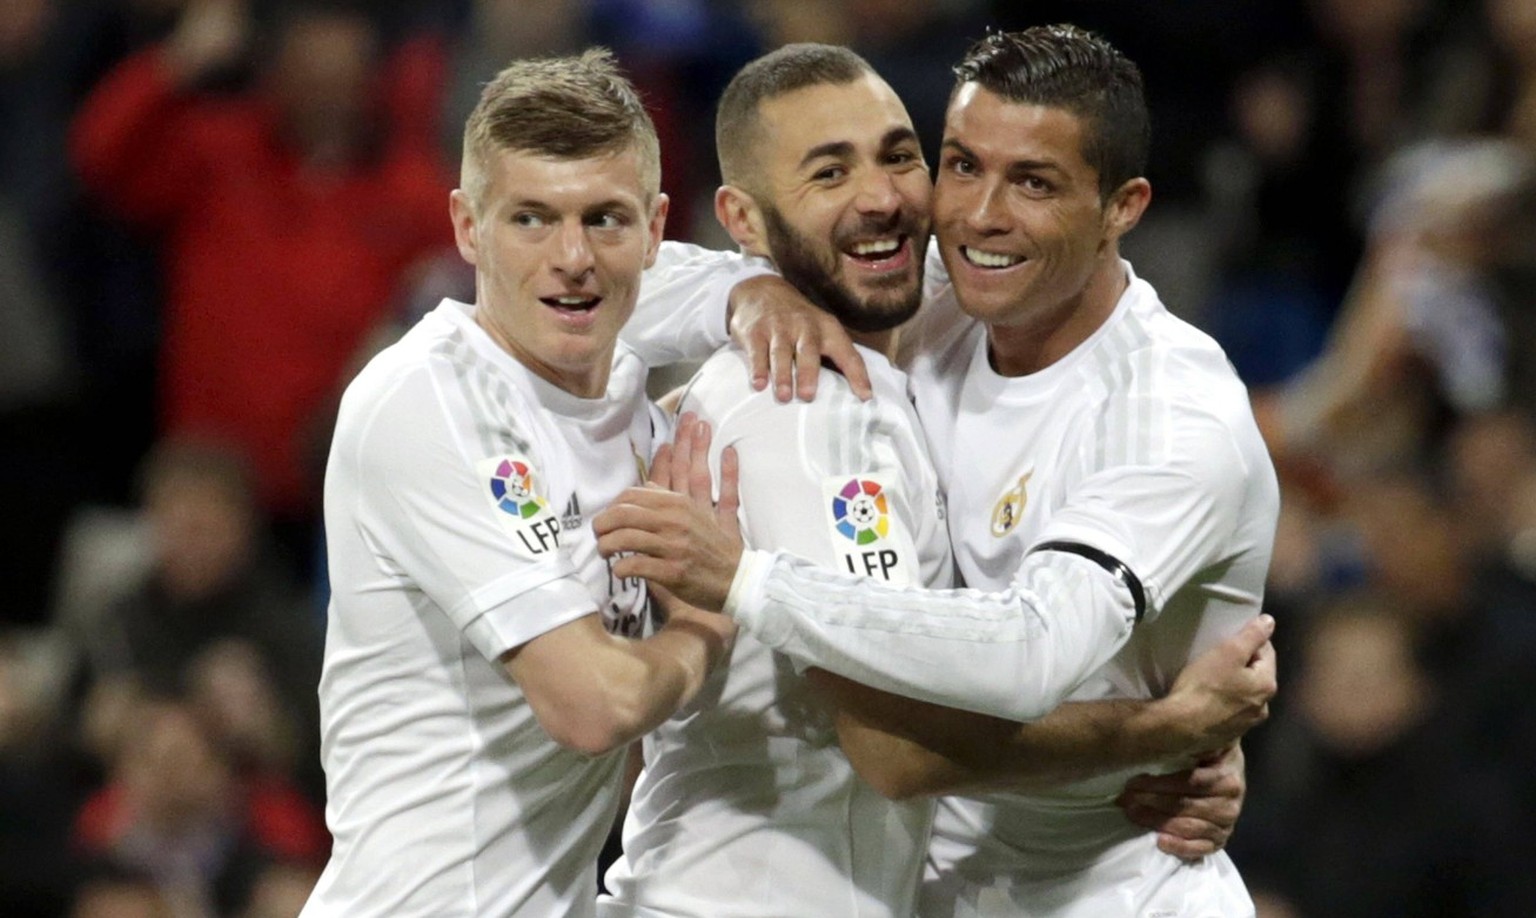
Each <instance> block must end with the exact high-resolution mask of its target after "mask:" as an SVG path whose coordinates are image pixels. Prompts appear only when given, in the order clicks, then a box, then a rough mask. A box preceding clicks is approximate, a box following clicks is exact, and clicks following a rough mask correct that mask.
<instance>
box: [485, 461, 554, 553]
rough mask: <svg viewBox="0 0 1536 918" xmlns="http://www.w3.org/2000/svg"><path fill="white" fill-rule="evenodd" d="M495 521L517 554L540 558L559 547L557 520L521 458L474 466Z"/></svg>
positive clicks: (529, 465) (540, 485)
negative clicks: (482, 483) (510, 538)
mask: <svg viewBox="0 0 1536 918" xmlns="http://www.w3.org/2000/svg"><path fill="white" fill-rule="evenodd" d="M476 471H477V472H478V473H479V474H478V477H479V478H480V480H481V481H483V482H485V485H484V493H485V496H486V498H487V499H488V500H489V501H490V503H491V506H492V507H493V508H495V511H496V521H497V522H498V523H499V524H500V525H501V528H502V529H503V530H505V531H506V532H507V534H508V535H510V536H512V538H513V540H514V541H513V546H514V548H515V549H516V550H517V552H518V554H521V555H523V556H525V557H530V558H531V557H539V556H543V555H545V554H547V553H549V552H551V551H553V550H555V549H556V548H558V547H559V546H560V528H561V526H560V520H559V519H558V518H556V516H555V513H554V511H552V510H550V508H549V501H548V500H546V499H545V498H544V496H543V493H542V492H543V491H544V490H545V488H544V486H543V482H541V481H540V477H539V474H538V472H537V471H535V470H534V467H533V464H532V463H531V462H529V461H528V460H527V458H525V457H523V456H493V457H491V458H489V459H482V460H480V462H479V463H477V464H476Z"/></svg>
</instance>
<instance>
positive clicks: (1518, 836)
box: [1232, 598, 1536, 918]
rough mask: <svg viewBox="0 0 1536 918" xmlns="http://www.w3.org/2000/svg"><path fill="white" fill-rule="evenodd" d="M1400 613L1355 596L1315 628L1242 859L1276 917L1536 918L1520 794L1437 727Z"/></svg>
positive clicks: (1254, 801)
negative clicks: (1512, 794)
mask: <svg viewBox="0 0 1536 918" xmlns="http://www.w3.org/2000/svg"><path fill="white" fill-rule="evenodd" d="M1390 609H1391V605H1390V603H1389V602H1387V601H1385V600H1382V599H1376V598H1355V599H1351V600H1347V601H1343V602H1341V603H1339V604H1337V605H1335V606H1333V607H1331V608H1329V609H1326V610H1324V611H1322V612H1320V613H1319V614H1317V615H1316V616H1315V617H1314V618H1313V620H1312V621H1311V623H1310V626H1309V628H1308V632H1307V636H1306V639H1305V645H1304V647H1303V652H1302V654H1301V657H1300V659H1299V660H1298V661H1297V662H1296V666H1297V669H1298V672H1297V675H1296V676H1295V677H1294V679H1293V680H1292V686H1293V688H1292V691H1293V692H1295V695H1296V697H1295V698H1294V699H1293V704H1292V705H1291V707H1290V708H1289V709H1288V711H1287V714H1288V715H1289V716H1288V718H1277V720H1276V721H1275V722H1274V723H1272V724H1271V725H1270V728H1269V729H1270V731H1271V732H1280V733H1284V734H1285V742H1284V744H1283V748H1280V746H1278V745H1277V747H1276V749H1275V752H1274V754H1273V755H1271V756H1270V757H1269V758H1268V759H1267V760H1265V761H1264V762H1262V763H1255V764H1254V766H1253V770H1252V771H1251V772H1250V793H1249V798H1248V799H1249V807H1248V810H1247V812H1246V813H1245V814H1244V824H1243V826H1242V829H1241V830H1240V831H1239V832H1238V834H1237V835H1236V836H1234V838H1233V845H1232V851H1233V857H1234V859H1235V860H1236V861H1237V862H1238V865H1239V867H1240V868H1241V869H1242V871H1243V875H1244V877H1245V878H1246V879H1247V881H1248V883H1249V886H1250V887H1251V888H1252V889H1253V890H1254V892H1255V898H1256V899H1258V900H1260V901H1261V902H1262V903H1263V905H1264V908H1265V911H1264V912H1263V914H1265V915H1274V916H1279V915H1294V916H1304V918H1332V916H1337V918H1358V916H1362V915H1392V916H1394V918H1431V916H1434V918H1452V916H1469V915H1477V916H1479V918H1501V916H1510V918H1515V916H1520V918H1525V916H1529V915H1530V914H1531V909H1532V903H1533V901H1536V900H1533V898H1532V890H1533V886H1532V881H1531V879H1530V874H1529V871H1528V870H1527V869H1526V864H1527V862H1528V860H1527V859H1528V857H1529V855H1530V839H1529V836H1528V835H1525V834H1522V832H1521V830H1520V829H1519V827H1517V826H1516V825H1515V824H1514V821H1513V815H1514V814H1512V813H1511V811H1510V807H1509V805H1508V796H1507V795H1508V791H1509V787H1508V786H1507V785H1506V784H1504V783H1502V782H1501V780H1500V778H1499V777H1498V776H1497V775H1489V774H1486V773H1484V772H1483V771H1482V770H1481V763H1480V762H1479V761H1478V759H1477V757H1476V755H1475V754H1469V753H1467V752H1466V751H1465V750H1464V749H1463V748H1462V747H1461V746H1459V745H1457V744H1456V743H1455V742H1453V741H1451V739H1452V738H1451V737H1448V736H1447V735H1445V734H1444V733H1443V732H1441V731H1440V730H1439V729H1437V723H1436V722H1435V720H1434V719H1433V715H1434V712H1435V710H1436V706H1437V697H1436V690H1435V686H1434V682H1433V680H1432V679H1431V678H1430V677H1429V676H1428V675H1427V674H1426V673H1425V672H1424V671H1423V670H1422V669H1421V668H1420V667H1419V665H1418V663H1417V662H1416V660H1415V658H1414V652H1413V638H1412V632H1411V631H1410V629H1409V628H1407V627H1406V626H1405V624H1404V623H1403V621H1402V620H1401V619H1399V618H1397V617H1396V616H1395V615H1393V614H1392V613H1391V612H1390V611H1389V610H1390Z"/></svg>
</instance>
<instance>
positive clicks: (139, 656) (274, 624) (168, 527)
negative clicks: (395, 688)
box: [73, 441, 323, 787]
mask: <svg viewBox="0 0 1536 918" xmlns="http://www.w3.org/2000/svg"><path fill="white" fill-rule="evenodd" d="M143 515H144V518H145V520H146V522H147V523H148V536H149V540H150V544H151V560H150V567H149V570H148V572H147V575H146V576H145V578H144V580H143V581H142V582H139V583H135V584H128V585H125V588H124V590H123V593H122V595H121V597H120V598H119V599H118V600H117V601H116V602H113V603H111V604H109V605H108V606H107V608H106V609H105V610H104V611H103V613H102V614H101V618H100V619H99V620H97V621H89V622H80V623H74V624H73V627H74V628H75V629H76V634H75V638H76V640H77V641H78V642H79V643H80V646H81V648H82V650H83V653H84V657H85V661H86V664H87V668H88V674H89V675H90V676H91V677H92V678H101V677H107V676H130V677H132V678H134V679H136V680H138V681H139V682H140V683H141V684H143V685H144V686H145V687H147V688H148V689H150V690H151V691H155V692H162V693H177V694H179V693H184V692H187V691H190V690H193V689H194V688H200V689H201V690H202V691H201V697H203V698H205V699H206V700H207V703H208V704H209V705H211V706H212V708H213V709H214V710H217V711H219V712H222V713H223V715H224V718H223V720H224V722H225V723H227V724H228V729H229V730H230V732H231V734H232V735H233V736H235V737H237V738H241V739H242V740H243V742H242V743H241V746H242V748H248V751H250V753H251V754H252V755H254V756H256V758H257V759H258V760H262V761H263V764H265V765H268V766H271V765H274V764H278V763H279V762H282V763H285V764H287V765H288V766H290V767H291V766H292V765H293V764H294V762H296V761H297V762H298V763H299V764H300V767H301V769H302V771H301V775H302V776H303V779H304V783H305V786H307V787H318V786H319V784H318V782H319V777H318V774H317V771H318V765H317V764H316V763H317V762H318V726H317V725H318V723H319V713H318V703H317V701H316V694H315V693H316V686H317V685H318V684H319V679H320V652H321V645H322V640H323V638H322V637H321V633H320V627H319V622H318V621H317V619H316V618H315V617H314V616H313V615H312V614H311V612H310V610H309V608H308V606H307V604H306V603H305V602H304V601H303V600H302V598H301V597H300V596H299V594H298V591H297V590H296V588H295V586H294V584H293V583H292V581H291V579H290V578H289V577H288V575H287V572H286V570H285V569H284V568H283V567H281V566H280V565H277V564H274V563H273V561H272V558H271V550H270V546H269V543H268V538H267V536H266V533H265V530H264V528H263V525H264V524H263V520H262V517H261V515H260V511H259V509H258V508H257V507H256V506H255V502H254V496H253V493H252V490H251V487H250V484H249V481H248V478H247V476H246V474H245V465H244V463H243V461H242V460H241V459H240V458H239V457H238V456H235V455H232V454H230V453H229V452H228V451H225V450H222V449H220V448H217V447H214V446H209V445H206V444H200V443H192V442H176V441H170V442H167V443H164V444H162V445H160V446H159V447H157V448H156V450H155V451H154V452H152V453H151V455H150V456H149V458H148V459H147V460H146V463H145V467H144V476H143ZM268 694H270V696H271V697H270V698H269V697H268ZM272 706H276V707H277V708H278V709H279V710H278V711H274V712H272V713H271V714H270V716H268V715H267V711H266V708H268V707H272ZM274 757H275V761H274V760H272V759H274Z"/></svg>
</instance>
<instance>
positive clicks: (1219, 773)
mask: <svg viewBox="0 0 1536 918" xmlns="http://www.w3.org/2000/svg"><path fill="white" fill-rule="evenodd" d="M1247 790H1248V781H1247V776H1246V772H1245V771H1244V767H1243V750H1242V747H1240V746H1238V745H1237V744H1236V743H1234V744H1232V745H1231V746H1229V747H1227V748H1226V749H1224V750H1222V751H1220V752H1218V753H1216V754H1215V755H1213V756H1212V757H1210V758H1209V759H1207V760H1205V761H1202V762H1201V763H1200V764H1198V765H1196V766H1195V767H1194V768H1191V769H1188V770H1186V771H1180V772H1175V773H1174V774H1169V775H1137V776H1136V777H1134V778H1132V779H1131V780H1130V781H1127V782H1126V785H1125V790H1124V791H1123V792H1122V793H1121V794H1120V796H1119V797H1118V798H1116V800H1115V803H1117V804H1118V805H1119V806H1120V808H1121V809H1122V810H1124V811H1125V815H1126V817H1127V818H1128V819H1130V820H1131V822H1134V823H1135V824H1136V825H1138V826H1141V827H1142V828H1146V829H1152V830H1154V831H1156V832H1157V847H1158V848H1159V849H1160V850H1161V851H1163V852H1164V853H1166V854H1172V855H1174V856H1175V857H1180V858H1183V859H1184V860H1186V861H1193V860H1199V859H1200V858H1202V857H1205V856H1206V855H1207V854H1215V853H1216V852H1217V851H1220V850H1221V849H1222V848H1224V847H1225V846H1226V844H1227V840H1228V839H1229V838H1231V837H1232V830H1233V828H1234V827H1236V825H1237V817H1238V815H1239V814H1240V813H1241V812H1242V809H1243V795H1244V794H1245V793H1247Z"/></svg>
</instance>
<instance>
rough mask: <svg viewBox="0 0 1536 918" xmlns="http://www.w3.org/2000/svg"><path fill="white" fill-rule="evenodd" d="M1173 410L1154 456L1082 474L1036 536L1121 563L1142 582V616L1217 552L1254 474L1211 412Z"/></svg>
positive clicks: (1227, 545)
mask: <svg viewBox="0 0 1536 918" xmlns="http://www.w3.org/2000/svg"><path fill="white" fill-rule="evenodd" d="M1173 410H1174V411H1176V412H1177V413H1178V417H1177V418H1176V419H1175V421H1174V423H1173V424H1172V429H1173V430H1174V431H1175V433H1174V435H1173V437H1172V439H1171V441H1170V443H1169V448H1168V450H1167V451H1166V453H1165V454H1162V455H1160V456H1159V459H1160V460H1161V461H1158V462H1156V463H1147V464H1131V463H1127V464H1119V465H1111V466H1109V467H1107V468H1105V469H1103V470H1101V471H1099V472H1095V473H1093V474H1091V475H1089V476H1087V477H1086V478H1085V479H1084V480H1083V481H1082V482H1081V483H1080V484H1079V485H1078V486H1077V487H1075V488H1074V489H1073V491H1072V493H1071V494H1070V495H1069V496H1068V499H1067V502H1066V503H1065V504H1064V505H1063V506H1062V507H1061V508H1060V509H1059V510H1057V511H1056V513H1055V514H1054V515H1053V516H1052V517H1051V521H1050V522H1049V523H1048V524H1047V525H1046V527H1045V529H1044V530H1043V531H1042V532H1041V534H1040V537H1039V542H1040V543H1047V542H1067V543H1073V544H1078V545H1086V546H1089V547H1091V548H1094V549H1097V550H1099V551H1101V552H1104V553H1105V554H1108V555H1110V556H1111V557H1113V558H1114V559H1115V560H1117V561H1119V562H1120V563H1122V564H1124V565H1125V566H1126V567H1127V568H1129V569H1130V571H1131V572H1132V573H1133V574H1134V575H1135V576H1136V578H1138V579H1139V580H1140V582H1141V583H1142V585H1143V586H1144V588H1145V590H1146V595H1147V610H1146V616H1147V618H1149V619H1150V618H1154V617H1156V615H1157V614H1158V612H1159V611H1161V609H1162V608H1163V606H1164V605H1165V604H1166V602H1167V601H1168V598H1169V597H1170V596H1172V594H1173V593H1175V592H1176V591H1178V590H1179V589H1180V588H1182V587H1183V586H1184V585H1185V584H1186V583H1188V582H1189V581H1190V580H1191V579H1192V578H1193V577H1194V576H1195V575H1196V573H1197V572H1199V571H1202V570H1204V569H1206V568H1209V567H1211V566H1212V565H1215V564H1218V563H1220V562H1221V561H1222V560H1224V558H1225V556H1226V554H1227V553H1228V552H1229V551H1230V550H1231V545H1232V536H1233V533H1234V531H1235V530H1236V528H1237V526H1238V523H1239V521H1240V520H1241V518H1242V514H1243V509H1244V497H1245V495H1246V493H1247V490H1248V488H1247V485H1248V479H1249V477H1250V476H1251V475H1253V474H1254V470H1253V469H1251V468H1250V467H1249V463H1248V462H1246V461H1245V459H1244V457H1243V454H1242V451H1241V450H1239V449H1238V446H1237V443H1236V440H1235V439H1234V438H1233V436H1232V434H1231V432H1230V431H1229V430H1228V428H1227V427H1226V426H1225V425H1223V424H1222V423H1221V421H1220V420H1219V419H1218V418H1216V417H1214V416H1212V415H1209V414H1204V413H1201V412H1198V411H1195V410H1192V409H1187V408H1186V409H1182V410H1181V409H1178V408H1174V409H1173Z"/></svg>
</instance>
